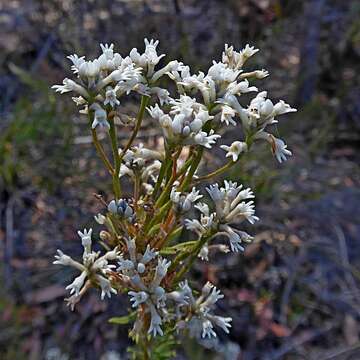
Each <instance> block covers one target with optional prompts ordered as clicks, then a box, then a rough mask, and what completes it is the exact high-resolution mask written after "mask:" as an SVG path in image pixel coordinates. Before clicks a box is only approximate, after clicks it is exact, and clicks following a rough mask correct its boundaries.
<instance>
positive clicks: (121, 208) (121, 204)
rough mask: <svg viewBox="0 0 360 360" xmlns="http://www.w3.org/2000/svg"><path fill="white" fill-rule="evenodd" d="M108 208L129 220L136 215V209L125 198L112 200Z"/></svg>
mask: <svg viewBox="0 0 360 360" xmlns="http://www.w3.org/2000/svg"><path fill="white" fill-rule="evenodd" d="M108 210H109V212H111V213H112V214H117V215H120V216H121V217H123V218H124V219H128V220H131V219H132V218H133V216H134V210H133V209H132V208H131V206H129V204H128V203H127V201H126V200H124V199H119V200H112V201H110V203H109V205H108Z"/></svg>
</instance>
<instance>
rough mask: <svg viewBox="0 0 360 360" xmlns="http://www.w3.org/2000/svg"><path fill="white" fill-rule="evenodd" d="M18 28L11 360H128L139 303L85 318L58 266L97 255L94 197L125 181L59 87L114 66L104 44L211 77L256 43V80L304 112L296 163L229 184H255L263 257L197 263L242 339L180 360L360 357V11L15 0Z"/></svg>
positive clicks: (4, 35) (8, 310) (341, 6)
mask: <svg viewBox="0 0 360 360" xmlns="http://www.w3.org/2000/svg"><path fill="white" fill-rule="evenodd" d="M0 28H1V31H0V94H1V95H0V117H1V118H0V284H1V287H0V359H4V360H7V359H35V360H36V359H53V360H54V359H56V360H58V359H59V360H65V359H114V360H116V359H119V358H124V356H125V353H126V346H127V345H128V340H127V330H128V328H127V327H126V326H123V327H121V326H113V325H110V324H108V323H107V319H108V318H109V317H110V316H114V315H124V314H125V313H126V311H127V310H126V309H127V308H128V307H129V303H128V299H126V298H125V297H117V298H113V299H112V300H111V301H110V302H101V301H100V300H99V296H98V294H96V293H91V294H89V295H88V296H87V297H86V298H85V299H83V300H84V301H82V303H81V304H80V305H79V306H78V307H77V309H76V310H75V312H73V313H71V312H70V311H69V309H67V308H66V307H65V305H64V303H63V300H62V299H63V297H64V296H65V291H64V284H66V283H68V282H69V280H70V279H71V277H72V275H73V274H72V272H71V271H69V272H68V271H66V269H65V271H64V270H63V269H60V270H59V268H57V267H56V266H52V265H51V262H52V260H53V255H54V253H55V249H56V248H57V247H61V248H62V249H64V250H65V251H66V252H67V253H69V254H71V255H73V256H77V255H79V254H80V251H81V249H80V246H79V240H78V238H77V235H76V231H75V230H77V229H81V228H83V227H89V226H91V225H92V223H93V220H92V216H93V215H94V214H95V213H96V212H97V211H99V210H100V209H101V205H100V204H99V202H98V201H97V200H96V199H95V197H94V196H93V194H94V193H104V194H107V193H108V191H109V189H110V183H109V181H108V180H109V179H107V178H106V176H105V175H106V174H105V172H104V171H103V170H102V169H101V164H100V163H99V162H98V160H97V158H96V154H95V153H94V150H93V148H92V146H91V139H90V137H89V133H88V131H87V128H86V122H85V120H84V119H83V118H82V117H81V116H79V115H78V114H77V110H76V107H75V105H74V104H73V103H72V102H71V100H70V96H59V95H55V94H54V93H53V92H52V91H50V90H49V87H50V86H51V85H52V84H54V83H60V82H61V81H62V79H63V78H64V77H65V76H69V75H70V72H69V62H68V61H67V60H66V59H65V57H66V56H67V55H69V54H72V53H74V52H75V53H77V54H79V55H87V56H89V57H92V56H97V55H98V54H99V51H100V49H99V46H98V44H99V43H100V42H108V43H110V42H113V43H114V44H115V48H116V50H117V51H119V52H120V53H121V54H123V55H124V54H126V53H127V52H128V51H129V50H130V49H131V48H133V47H138V48H139V49H141V50H142V49H143V38H144V37H148V38H156V39H159V40H160V46H159V53H162V52H164V53H166V54H168V57H167V59H168V60H169V59H178V60H182V61H184V63H186V64H189V65H191V66H192V69H193V71H194V72H195V71H197V70H199V69H204V70H206V69H207V67H208V66H209V65H210V64H211V61H212V60H213V59H216V60H219V59H220V57H221V52H222V50H223V46H224V43H228V44H233V45H234V46H235V48H237V49H240V48H242V47H243V46H245V44H246V43H250V44H252V45H255V46H256V47H258V48H260V49H261V52H259V53H258V54H257V55H256V56H255V57H254V59H253V60H251V62H250V64H249V68H263V67H264V68H266V69H267V70H269V72H270V75H271V76H270V77H269V78H267V79H265V80H264V81H263V82H262V85H261V86H262V89H266V90H268V91H269V96H270V97H271V98H273V99H274V100H276V99H280V98H281V99H284V100H285V101H286V102H288V103H290V104H291V105H293V106H295V107H297V108H298V110H299V111H298V113H296V114H290V115H289V116H285V117H284V118H283V119H282V121H280V124H279V126H278V128H277V129H276V133H275V134H276V135H280V136H281V137H282V138H284V139H285V141H286V142H287V143H288V144H289V148H290V149H291V150H292V151H293V157H292V158H291V159H290V160H289V161H288V162H287V163H285V164H281V165H279V164H277V163H276V161H275V160H274V159H273V158H272V156H271V154H270V152H269V151H268V149H265V148H264V149H261V148H260V149H259V151H258V152H257V153H255V154H252V155H250V156H249V157H247V158H246V160H245V161H243V162H241V163H240V165H239V166H238V167H236V168H235V169H234V170H233V171H232V172H231V173H229V174H228V175H227V177H228V178H231V179H234V180H238V181H240V182H242V183H244V184H245V185H246V186H251V187H253V188H254V190H255V193H256V195H257V198H256V200H257V209H258V215H259V216H260V218H261V221H260V222H259V223H258V224H257V225H256V226H255V227H251V228H250V229H249V230H250V231H251V232H252V233H254V234H256V237H255V241H254V243H253V244H252V245H250V246H248V248H247V250H246V252H245V254H238V255H236V254H233V255H227V256H219V257H216V258H215V259H212V260H211V261H210V263H208V264H200V263H199V264H198V265H197V266H196V269H195V271H194V274H193V275H194V278H195V279H196V280H199V284H201V283H203V282H204V281H206V280H211V281H212V282H214V283H215V284H217V285H218V286H219V287H220V288H221V289H222V291H223V292H224V293H225V300H224V301H223V302H222V303H221V304H220V307H219V309H218V312H219V313H222V314H226V315H228V316H232V317H233V328H232V330H231V333H230V335H229V336H228V337H225V336H223V334H219V335H220V343H219V346H218V348H217V349H216V350H217V351H210V352H209V351H205V350H203V349H202V348H200V347H197V346H195V345H194V344H193V343H192V342H191V341H190V340H183V342H182V346H181V348H180V351H179V355H178V356H179V359H205V358H206V356H207V357H208V358H210V356H212V357H213V358H216V359H229V360H230V359H236V358H238V359H244V360H251V359H269V360H270V359H271V360H274V359H289V360H292V359H332V360H333V359H353V360H355V359H360V305H359V304H360V302H359V296H360V293H359V286H360V284H359V279H360V244H359V233H360V221H359V220H360V205H359V204H360V189H359V184H360V176H359V175H360V170H359V158H360V156H359V149H360V136H359V130H360V84H359V80H360V71H359V70H360V2H359V1H358V0H347V1H345V0H332V1H331V0H306V1H295V0H287V1H286V0H223V1H220V0H219V1H215V0H198V1H195V0H194V1H190V0H183V1H181V0H178V1H171V0H163V1H161V0H159V1H152V0H148V1H135V0H133V1H125V0H117V1H116V0H112V1H110V0H109V1H108V0H104V1H70V0H65V1H60V0H58V1H54V0H46V1H45V0H44V1H40V0H33V1H31V0H28V1H13V0H9V1H5V0H2V1H1V2H0ZM132 100H136V97H134V98H133V99H130V101H129V102H128V103H127V104H125V106H126V107H127V109H128V110H127V111H128V112H129V113H132V112H134V111H136V107H134V105H133V103H134V102H133V101H132ZM145 125H146V123H145ZM157 134H158V133H157V131H156V130H154V127H153V125H151V124H149V123H148V124H147V126H145V127H144V129H143V130H142V132H141V133H140V135H141V137H142V139H143V141H146V142H151V141H155V140H156V136H157ZM120 137H122V138H125V137H126V134H120ZM235 139H237V137H236V134H233V133H232V134H231V133H229V134H227V135H225V136H224V139H223V140H222V141H223V142H226V143H229V142H230V141H231V140H235ZM223 156H224V154H223V152H221V151H219V153H217V151H213V152H211V154H210V155H209V157H208V158H207V160H211V163H212V165H211V164H210V161H209V164H208V165H205V166H208V167H209V168H213V167H214V164H220V163H221V162H222V161H223ZM219 333H220V332H219ZM110 350H111V351H114V352H112V353H109V351H110ZM111 356H113V357H112V358H111Z"/></svg>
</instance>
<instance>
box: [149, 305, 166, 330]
mask: <svg viewBox="0 0 360 360" xmlns="http://www.w3.org/2000/svg"><path fill="white" fill-rule="evenodd" d="M150 313H151V320H150V326H149V330H148V333H149V334H152V336H154V337H155V336H156V335H157V334H159V335H161V336H162V335H164V333H163V331H162V329H161V327H160V325H161V324H162V320H161V317H160V315H159V314H158V312H157V311H156V309H155V306H154V305H152V304H151V305H150Z"/></svg>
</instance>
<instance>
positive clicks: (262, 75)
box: [254, 69, 269, 79]
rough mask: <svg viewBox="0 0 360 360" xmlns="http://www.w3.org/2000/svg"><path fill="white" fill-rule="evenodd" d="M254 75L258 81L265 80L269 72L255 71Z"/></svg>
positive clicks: (263, 70)
mask: <svg viewBox="0 0 360 360" xmlns="http://www.w3.org/2000/svg"><path fill="white" fill-rule="evenodd" d="M254 73H255V77H256V78H257V79H264V78H266V77H268V76H269V72H268V71H267V70H265V69H261V70H255V71H254Z"/></svg>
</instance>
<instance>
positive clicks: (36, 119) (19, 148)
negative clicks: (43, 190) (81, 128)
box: [0, 66, 72, 191]
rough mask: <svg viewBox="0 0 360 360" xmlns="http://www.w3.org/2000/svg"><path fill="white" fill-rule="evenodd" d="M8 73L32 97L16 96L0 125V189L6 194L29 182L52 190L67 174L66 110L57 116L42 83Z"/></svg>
mask: <svg viewBox="0 0 360 360" xmlns="http://www.w3.org/2000/svg"><path fill="white" fill-rule="evenodd" d="M11 70H12V71H13V72H14V73H15V74H16V75H17V76H18V77H19V79H20V80H21V82H22V83H23V84H24V85H26V86H27V87H28V88H29V89H30V90H31V91H32V92H34V93H36V98H31V97H30V96H27V95H24V96H23V97H20V98H19V99H18V100H17V102H16V103H15V105H14V108H13V111H12V115H11V118H9V119H8V120H7V123H5V124H4V123H2V124H0V125H1V128H2V131H1V133H0V164H1V167H0V187H2V188H3V189H7V190H9V191H10V190H11V189H13V188H15V187H17V186H19V185H22V184H24V183H27V182H29V181H30V179H31V181H32V182H34V181H35V182H38V183H39V184H40V186H45V187H47V188H49V189H53V188H55V187H56V185H58V184H59V182H61V180H62V179H63V177H64V176H66V174H67V173H68V172H69V167H66V166H65V164H66V162H67V159H66V158H67V156H68V155H69V150H70V145H71V143H72V127H71V123H70V122H69V121H66V120H67V119H66V111H62V116H61V117H59V114H58V108H57V106H56V103H55V98H54V95H53V94H52V92H51V91H50V89H49V85H48V84H47V83H46V82H44V81H42V80H39V79H34V77H33V75H31V74H29V73H27V72H26V71H24V70H21V69H19V68H17V67H15V66H12V67H11ZM44 139H46V140H44ZM62 164H63V165H64V166H62ZM66 170H67V171H66Z"/></svg>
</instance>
